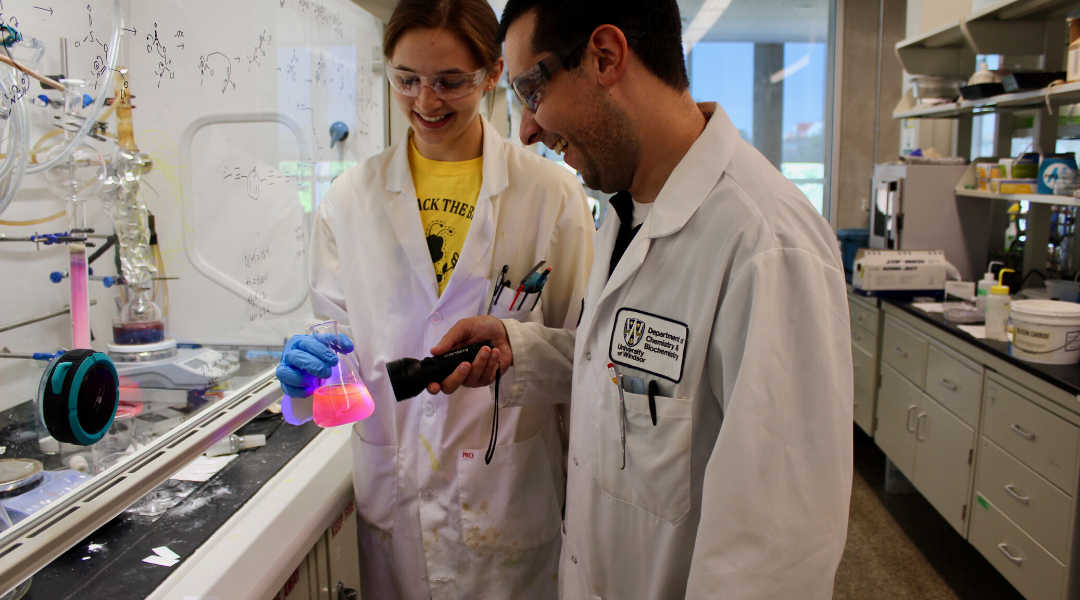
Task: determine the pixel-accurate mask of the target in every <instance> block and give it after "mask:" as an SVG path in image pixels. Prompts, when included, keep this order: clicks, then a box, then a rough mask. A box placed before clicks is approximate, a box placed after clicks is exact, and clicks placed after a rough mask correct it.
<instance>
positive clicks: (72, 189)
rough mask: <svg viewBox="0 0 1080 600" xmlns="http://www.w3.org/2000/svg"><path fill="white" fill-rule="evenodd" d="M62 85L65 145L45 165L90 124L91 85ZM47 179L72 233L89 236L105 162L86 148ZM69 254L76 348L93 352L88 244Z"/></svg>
mask: <svg viewBox="0 0 1080 600" xmlns="http://www.w3.org/2000/svg"><path fill="white" fill-rule="evenodd" d="M60 82H61V83H63V84H64V85H65V86H66V87H67V89H66V90H65V91H64V116H63V117H61V122H60V126H61V127H62V128H63V129H64V136H65V141H64V142H60V143H58V144H56V145H55V146H53V147H52V149H51V150H49V152H47V153H46V154H45V157H44V161H48V160H50V159H52V158H53V157H54V156H55V155H57V154H60V153H61V152H63V149H64V147H65V146H67V142H68V141H70V140H71V139H73V138H74V137H75V133H76V132H77V131H78V130H79V128H80V127H82V124H83V123H84V122H85V120H86V118H85V117H83V116H82V115H81V114H80V113H81V112H82V109H83V94H84V93H85V92H86V91H87V90H89V88H90V85H89V84H88V83H87V82H85V81H81V80H78V79H61V80H60ZM44 176H45V184H46V185H47V186H48V187H49V190H50V191H52V193H54V194H56V195H57V196H60V197H61V198H63V199H64V200H66V201H67V213H68V229H69V231H70V232H71V235H72V236H78V235H80V234H84V233H86V232H87V227H86V202H87V201H88V200H89V199H90V198H92V197H94V195H96V194H97V193H98V191H100V190H101V186H102V184H103V183H104V182H105V159H104V158H102V157H101V154H100V153H98V151H97V150H94V149H93V148H92V147H90V146H88V145H86V144H82V145H81V146H79V147H78V148H76V149H75V151H74V152H72V153H71V156H69V157H68V159H67V160H66V161H64V162H61V163H60V164H58V165H57V166H55V167H53V168H52V169H49V170H48V171H45V173H44ZM68 253H69V260H70V263H71V264H70V272H71V332H72V347H73V348H90V299H89V292H88V280H87V278H88V276H89V273H88V272H87V263H86V244H84V243H79V242H72V243H70V244H68Z"/></svg>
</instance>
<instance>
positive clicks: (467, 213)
mask: <svg viewBox="0 0 1080 600" xmlns="http://www.w3.org/2000/svg"><path fill="white" fill-rule="evenodd" d="M409 168H410V170H411V171H412V179H413V185H414V186H415V187H416V202H417V204H418V205H419V207H420V222H421V223H423V225H424V236H425V237H427V245H428V251H429V252H431V263H432V264H433V265H434V266H435V279H436V280H437V281H438V282H439V295H440V296H441V295H442V293H443V290H444V289H446V284H447V282H449V281H450V275H451V274H452V273H453V272H454V267H456V266H457V261H458V257H460V256H461V249H462V248H463V247H464V246H465V236H466V235H467V234H468V233H469V225H470V224H472V218H473V213H474V212H475V211H476V199H477V197H479V196H480V184H481V183H483V180H484V157H483V156H480V157H478V158H474V159H472V160H463V161H458V162H442V161H437V160H429V159H427V158H424V157H423V156H420V153H419V152H417V150H416V146H414V145H413V142H412V137H410V138H409Z"/></svg>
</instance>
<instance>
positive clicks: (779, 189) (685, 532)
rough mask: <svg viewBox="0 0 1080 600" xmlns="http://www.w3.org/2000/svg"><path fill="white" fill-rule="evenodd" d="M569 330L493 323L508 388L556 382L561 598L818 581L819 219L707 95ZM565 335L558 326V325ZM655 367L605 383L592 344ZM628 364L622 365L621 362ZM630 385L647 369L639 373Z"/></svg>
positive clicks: (840, 372)
mask: <svg viewBox="0 0 1080 600" xmlns="http://www.w3.org/2000/svg"><path fill="white" fill-rule="evenodd" d="M700 107H701V109H702V111H703V112H705V113H706V114H707V115H711V119H710V120H709V123H708V125H707V126H706V128H705V130H704V132H703V133H702V134H701V136H700V137H699V138H698V139H697V141H696V142H695V143H694V145H693V146H692V147H691V149H690V151H689V152H688V153H687V155H686V156H685V157H684V158H683V159H682V161H681V162H680V163H679V165H678V166H677V167H676V169H675V171H674V172H673V173H672V174H671V177H670V178H669V179H668V181H667V183H666V184H665V186H664V188H663V190H661V192H660V194H659V196H658V197H657V199H656V202H655V204H654V205H653V207H652V209H651V211H650V214H649V215H648V217H647V218H646V219H645V222H644V223H643V224H642V226H641V230H639V231H638V233H637V235H636V236H635V237H634V239H633V241H632V242H631V243H630V246H629V247H628V248H627V249H626V253H625V254H624V255H623V257H622V260H621V261H620V262H619V264H618V267H617V268H616V269H615V271H614V273H613V274H612V276H611V278H610V279H608V277H607V274H608V273H607V272H608V269H607V265H608V260H609V257H610V256H611V251H612V248H613V246H614V244H615V239H616V234H617V233H618V229H619V218H618V216H617V215H616V214H615V213H614V211H612V212H609V213H608V218H607V219H606V220H605V222H604V225H603V226H602V227H601V228H600V230H599V231H598V232H597V237H596V264H595V265H594V266H593V269H592V276H591V278H590V281H589V286H588V289H587V292H586V299H585V314H584V317H583V318H582V320H581V324H580V326H579V328H578V330H577V332H576V336H575V335H574V334H573V333H568V332H562V331H556V330H546V329H542V328H539V327H536V326H535V325H533V324H525V325H518V324H515V323H507V333H508V334H509V335H510V343H511V347H512V348H513V349H514V369H513V371H514V382H513V386H512V388H513V392H514V393H513V396H512V397H511V399H510V402H511V403H516V404H527V405H531V404H532V403H541V402H549V401H551V399H552V398H557V397H558V395H557V394H555V392H556V391H557V390H556V386H554V385H551V384H550V383H549V384H548V385H545V386H544V387H543V389H544V390H545V394H544V395H543V396H540V395H534V394H533V393H532V392H533V391H534V390H538V389H540V388H539V387H537V386H535V385H533V384H534V383H535V382H537V381H540V380H543V381H547V382H551V381H552V380H553V379H555V378H556V377H555V376H556V375H558V374H561V375H562V377H561V379H562V382H561V384H560V386H559V388H560V389H561V392H562V393H565V394H570V393H571V392H570V389H569V388H570V377H571V367H572V378H573V380H572V381H573V385H572V397H573V401H572V402H571V415H572V416H571V422H572V423H573V427H572V428H571V440H570V450H569V472H568V474H567V478H568V482H567V501H566V524H565V534H564V537H563V556H562V561H561V569H560V573H559V584H560V586H562V598H563V599H564V600H586V599H588V600H593V599H596V598H603V599H604V600H607V599H626V598H633V599H635V600H650V599H651V600H673V599H676V598H683V597H685V598H723V599H724V600H750V599H755V600H766V599H767V600H776V599H780V598H784V599H794V598H797V599H799V600H828V599H829V598H831V597H832V586H833V577H834V574H835V572H836V566H837V564H838V563H839V561H840V556H841V554H842V552H843V549H844V541H845V539H846V537H847V510H848V500H849V495H850V492H851V475H852V464H851V460H852V457H851V452H852V438H851V427H852V425H851V423H852V415H851V413H852V393H853V384H852V367H851V350H850V340H849V322H848V309H847V294H846V288H845V285H844V272H843V270H842V267H841V262H840V255H839V252H838V250H837V245H836V238H835V236H834V234H833V232H832V230H831V229H830V228H829V224H828V223H827V222H826V221H825V220H824V219H822V218H821V216H820V215H818V214H817V213H816V212H815V210H814V208H813V206H811V204H810V203H809V202H808V201H807V200H806V198H805V196H803V194H802V193H801V192H800V191H799V189H798V188H796V187H795V185H794V184H792V183H791V182H789V181H788V180H786V179H784V178H783V176H781V175H780V173H779V172H778V171H777V170H776V169H775V168H774V167H773V166H772V165H771V164H770V163H769V162H768V161H767V160H766V159H765V158H764V157H763V156H762V155H761V154H760V153H759V152H758V151H757V150H755V149H754V148H753V147H751V146H750V145H749V144H747V143H746V142H745V141H743V140H741V139H740V138H739V132H738V131H737V130H736V129H735V127H734V125H732V123H731V121H730V120H729V119H728V117H727V115H725V114H724V112H723V111H722V110H721V109H720V108H719V107H718V106H717V105H716V104H712V103H709V104H702V105H700ZM575 337H576V345H573V346H572V347H571V345H572V344H573V340H574V338H575ZM609 362H613V363H619V364H616V365H615V369H617V370H618V371H619V372H621V373H623V374H624V375H629V376H634V377H639V378H641V379H642V380H643V382H647V381H649V380H655V381H656V382H657V383H658V384H659V386H658V387H659V390H658V391H659V393H658V394H657V397H656V398H655V404H656V413H657V422H656V424H655V425H654V424H653V422H652V415H651V414H650V413H651V410H650V407H649V398H648V396H647V395H646V394H633V393H629V392H626V393H624V402H625V438H626V446H625V447H626V451H625V452H626V454H625V456H626V462H625V468H622V465H623V463H622V459H623V451H622V448H623V446H622V432H621V431H620V405H619V393H618V391H617V388H616V386H615V384H613V383H612V381H611V377H610V376H609V373H608V366H607V365H608V363H609ZM628 365H631V366H628ZM646 385H647V384H646Z"/></svg>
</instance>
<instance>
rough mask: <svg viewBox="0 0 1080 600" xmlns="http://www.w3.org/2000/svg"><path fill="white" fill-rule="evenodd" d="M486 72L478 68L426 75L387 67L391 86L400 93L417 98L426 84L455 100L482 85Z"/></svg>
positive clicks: (444, 96) (437, 94)
mask: <svg viewBox="0 0 1080 600" xmlns="http://www.w3.org/2000/svg"><path fill="white" fill-rule="evenodd" d="M486 74H487V69H478V70H476V71H473V72H472V73H443V74H442V75H432V76H430V77H425V76H423V75H417V74H416V73H413V72H412V71H402V70H400V69H394V68H392V67H387V68H386V78H387V79H388V80H389V81H390V87H392V88H394V91H396V92H398V93H399V94H404V95H405V96H410V97H414V98H415V97H416V96H419V95H420V91H421V90H423V89H424V87H425V86H426V87H429V88H431V91H433V92H435V95H436V96H438V97H439V98H441V99H443V100H455V99H457V98H463V97H465V96H468V95H469V94H471V93H473V92H474V91H476V88H478V87H480V84H481V83H482V82H483V81H484V75H486Z"/></svg>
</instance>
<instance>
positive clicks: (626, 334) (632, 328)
mask: <svg viewBox="0 0 1080 600" xmlns="http://www.w3.org/2000/svg"><path fill="white" fill-rule="evenodd" d="M643 333H645V321H642V320H641V319H627V320H626V324H625V325H623V339H624V340H626V345H627V346H630V347H631V348H633V347H634V346H637V345H638V342H640V341H641V335H642V334H643Z"/></svg>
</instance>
